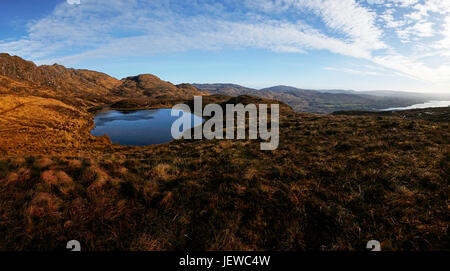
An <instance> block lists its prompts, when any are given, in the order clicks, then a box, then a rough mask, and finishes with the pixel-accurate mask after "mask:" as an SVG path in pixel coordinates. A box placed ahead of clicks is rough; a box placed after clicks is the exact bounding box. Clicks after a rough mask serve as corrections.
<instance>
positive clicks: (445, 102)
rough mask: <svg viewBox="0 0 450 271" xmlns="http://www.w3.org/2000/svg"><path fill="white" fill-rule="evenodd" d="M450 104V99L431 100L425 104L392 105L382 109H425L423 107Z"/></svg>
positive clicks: (446, 105)
mask: <svg viewBox="0 0 450 271" xmlns="http://www.w3.org/2000/svg"><path fill="white" fill-rule="evenodd" d="M448 106H450V101H430V102H426V103H423V104H414V105H411V106H407V107H392V108H386V109H382V110H381V111H399V110H410V109H423V108H436V107H448Z"/></svg>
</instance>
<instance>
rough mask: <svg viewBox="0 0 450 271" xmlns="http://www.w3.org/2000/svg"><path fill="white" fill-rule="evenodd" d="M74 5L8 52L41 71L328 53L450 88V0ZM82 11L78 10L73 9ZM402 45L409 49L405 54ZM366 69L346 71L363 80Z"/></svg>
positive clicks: (103, 0)
mask: <svg viewBox="0 0 450 271" xmlns="http://www.w3.org/2000/svg"><path fill="white" fill-rule="evenodd" d="M67 3H68V4H70V5H67V4H61V5H58V6H57V7H56V8H55V10H54V11H53V13H52V14H50V15H49V16H47V17H45V18H43V19H41V20H39V21H37V22H35V23H33V24H32V25H31V26H30V27H29V34H28V35H27V36H26V37H24V38H22V39H20V40H16V41H0V51H6V52H10V53H14V54H17V55H20V56H22V57H25V58H28V59H32V60H35V61H38V62H40V63H50V62H59V63H61V64H66V65H72V64H74V63H76V62H78V61H81V60H83V59H92V58H108V57H114V56H147V55H152V54H158V53H162V52H174V51H186V50H221V49H243V48H244V49H245V48H259V49H266V50H271V51H274V52H288V53H308V52H309V51H310V50H327V51H330V52H332V53H335V54H340V55H344V56H350V57H354V58H358V59H364V60H368V61H371V62H372V63H374V64H375V65H377V66H378V67H382V68H383V69H387V70H389V71H391V72H392V74H396V75H398V74H401V75H402V76H405V77H408V78H414V79H416V80H422V81H429V82H448V80H449V78H450V66H449V64H448V63H450V53H448V52H449V51H450V20H449V18H450V1H442V0H427V1H423V0H358V1H357V0H339V1H336V0H245V1H242V0H223V1H212V0H192V1H189V2H188V3H187V2H185V1H172V2H168V1H165V0H152V1H144V0H83V4H82V5H80V3H81V1H80V0H67ZM75 4H77V5H78V6H77V8H73V6H72V5H75ZM381 5H383V6H381ZM230 7H232V8H230ZM375 7H377V8H375ZM380 7H384V8H380ZM305 14H308V16H315V17H316V18H314V19H317V20H318V21H320V22H321V24H322V25H323V27H318V26H317V25H314V24H311V23H310V22H308V20H306V19H305ZM433 14H439V15H440V17H439V16H432V15H433ZM287 18H290V19H287ZM395 39H398V41H399V42H400V41H401V42H403V43H404V44H405V45H403V46H401V47H399V46H398V44H397V43H398V42H396V40H395ZM405 46H409V47H407V48H406V49H405V48H404V47H405ZM418 48H420V50H419V49H418ZM424 55H438V56H440V57H442V61H441V63H437V64H435V65H434V67H429V66H427V65H425V63H423V62H421V58H423V56H424ZM330 69H332V68H330ZM358 69H359V68H358ZM358 69H355V68H341V69H340V70H341V71H346V72H351V73H356V72H358ZM361 69H362V70H361V71H360V73H364V74H369V75H373V76H381V75H386V74H388V73H389V72H386V71H376V70H372V69H365V70H364V68H362V67H361Z"/></svg>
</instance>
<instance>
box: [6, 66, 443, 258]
mask: <svg viewBox="0 0 450 271" xmlns="http://www.w3.org/2000/svg"><path fill="white" fill-rule="evenodd" d="M21 71H23V69H21ZM25 71H26V69H25ZM63 72H64V70H63ZM26 74H27V73H24V74H21V72H17V71H16V73H8V75H9V76H4V75H2V76H1V77H0V91H2V93H1V94H0V232H1V233H2V234H1V235H0V250H64V249H65V246H66V243H67V241H68V240H72V239H76V240H79V241H80V242H81V244H82V247H83V250H86V251H89V250H189V251H193V250H225V251H229V250H248V251H261V250H281V251H299V250H300V251H303V250H308V251H311V250H361V251H362V250H365V245H366V243H367V241H368V240H371V239H377V240H380V241H381V244H382V248H383V250H397V251H399V250H400V251H402V250H448V243H449V242H448V241H449V239H448V225H449V216H448V198H449V195H450V186H449V179H448V176H449V175H450V144H449V138H450V128H449V122H448V119H449V118H448V115H449V113H450V112H448V111H443V110H439V113H438V111H436V113H434V112H435V111H434V110H428V111H427V112H429V113H433V114H432V115H433V116H434V117H433V118H422V117H421V116H422V115H420V116H419V113H417V112H415V111H414V112H413V113H408V112H406V113H403V114H405V115H406V117H404V115H397V114H387V113H386V115H378V114H376V115H370V114H367V115H365V114H353V115H344V114H337V115H316V114H307V113H296V112H294V111H293V110H292V109H291V108H290V107H289V106H287V105H284V104H281V107H280V108H281V111H280V112H281V114H280V144H279V148H278V149H277V150H275V151H261V150H260V141H259V140H174V141H172V142H170V143H168V144H163V145H155V146H146V147H133V146H119V145H115V144H111V141H110V140H109V139H108V138H107V137H94V136H92V135H90V132H89V131H90V129H91V128H92V126H93V118H94V114H95V110H92V107H90V106H88V104H97V105H103V104H107V105H111V104H114V103H116V101H114V100H113V99H111V97H109V96H108V97H106V98H107V99H110V101H109V104H108V103H106V101H105V102H104V103H103V102H93V101H92V100H83V99H82V98H81V97H79V99H80V100H79V103H73V102H72V101H73V99H67V100H64V96H61V95H60V94H59V91H60V90H58V88H55V87H50V86H48V85H45V83H44V82H41V81H40V80H37V81H34V80H31V79H30V78H32V77H27V75H26ZM14 75H15V76H16V77H15V78H13V77H14ZM84 76H86V75H83V77H76V76H75V77H74V78H78V79H73V80H75V81H76V80H84V79H80V78H84ZM140 79H142V80H140ZM140 79H139V78H138V79H134V80H131V81H133V82H134V83H133V82H128V81H129V80H130V79H125V81H127V84H126V87H127V89H129V90H130V93H129V94H120V93H116V94H114V93H112V95H113V97H116V98H117V99H118V101H122V102H123V103H124V104H126V102H127V101H129V100H127V98H126V97H128V95H129V96H133V95H137V96H139V97H147V96H143V95H145V94H143V93H138V94H135V93H134V92H133V91H136V92H140V91H142V92H145V91H149V92H151V93H150V94H147V95H156V94H155V93H158V92H159V91H160V90H161V89H159V90H158V88H160V87H161V88H162V90H161V91H176V89H175V88H173V87H172V86H171V85H169V84H168V83H164V82H159V81H157V79H156V78H154V77H150V76H144V78H140ZM58 80H59V79H58ZM58 80H56V81H55V82H57V81H58ZM136 80H137V82H136ZM107 81H108V82H109V80H107ZM100 82H101V83H99V88H100V89H101V87H102V86H104V87H105V89H107V90H108V91H111V92H113V90H109V89H110V87H111V86H110V85H108V83H106V82H105V81H104V80H100ZM111 82H113V81H111ZM114 82H116V81H114ZM155 82H158V83H157V84H155ZM91 83H92V81H91ZM61 84H62V85H66V84H64V82H62V83H61ZM114 84H115V83H114ZM122 84H124V83H123V81H121V82H120V85H122ZM67 85H69V84H68V83H67ZM107 85H108V86H107ZM176 88H177V89H181V88H183V89H187V91H189V89H191V90H193V91H195V89H194V88H191V86H189V85H181V86H176ZM19 89H21V90H20V92H19V91H18V90H19ZM113 89H114V88H113ZM127 89H125V90H127ZM27 91H30V92H33V94H34V95H30V94H27V93H26V92H27ZM64 91H66V92H70V91H71V90H70V89H68V90H64ZM93 91H94V90H93ZM153 91H154V92H153ZM62 93H64V92H62ZM161 93H162V92H161ZM68 95H77V94H76V93H73V94H70V93H68ZM92 95H94V94H92ZM114 95H116V96H114ZM90 97H92V96H90V95H87V94H86V99H89V98H90ZM139 97H138V98H133V99H134V100H141V99H140V98H139ZM154 97H156V96H154ZM147 98H148V97H147ZM120 99H124V100H120ZM133 99H132V100H133ZM65 101H66V102H65ZM148 101H150V102H158V103H159V102H161V100H160V99H156V98H149V100H148ZM180 101H184V102H186V103H187V104H189V105H192V103H193V102H192V100H191V99H184V100H182V99H178V100H177V99H175V100H165V102H167V104H166V106H170V103H171V102H172V103H173V102H177V103H178V102H180ZM204 102H205V104H206V103H217V104H221V105H224V104H228V103H232V104H236V103H244V104H247V103H255V104H261V103H264V104H267V103H278V102H277V101H274V100H267V99H261V98H255V97H252V96H248V95H245V96H238V97H229V96H225V95H211V96H206V97H204ZM145 106H146V107H153V106H154V104H152V103H146V104H145Z"/></svg>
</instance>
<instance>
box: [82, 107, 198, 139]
mask: <svg viewBox="0 0 450 271" xmlns="http://www.w3.org/2000/svg"><path fill="white" fill-rule="evenodd" d="M171 112H172V109H149V110H139V111H115V110H110V111H104V112H99V113H98V114H97V115H96V116H95V118H94V122H95V128H94V129H92V131H91V134H92V135H94V136H102V135H108V136H109V137H110V138H111V141H112V142H113V143H116V144H120V145H133V146H147V145H156V144H163V143H168V142H170V141H172V140H173V139H174V138H173V137H172V134H171V128H172V124H173V122H174V121H175V120H177V119H178V118H179V117H172V116H171ZM176 112H178V114H179V115H181V111H179V110H176ZM183 118H191V124H192V125H193V124H194V120H196V121H200V122H202V123H203V122H204V120H203V119H202V118H200V117H198V116H195V115H193V114H191V113H187V112H183ZM191 128H193V127H182V130H183V132H184V131H186V130H189V129H191Z"/></svg>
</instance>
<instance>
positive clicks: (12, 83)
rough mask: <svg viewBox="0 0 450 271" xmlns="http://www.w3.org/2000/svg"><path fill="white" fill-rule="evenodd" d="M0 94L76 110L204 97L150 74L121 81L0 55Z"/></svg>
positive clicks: (188, 88)
mask: <svg viewBox="0 0 450 271" xmlns="http://www.w3.org/2000/svg"><path fill="white" fill-rule="evenodd" d="M0 76H1V77H0V83H1V86H0V91H1V93H8V94H21V95H34V96H41V97H52V98H57V99H59V100H62V101H64V102H65V103H68V104H77V105H79V106H82V105H87V106H93V105H99V104H109V103H111V102H114V101H119V100H122V99H128V98H137V97H138V98H191V97H193V96H194V95H205V93H204V92H201V91H199V90H198V89H196V88H195V87H193V86H188V85H186V84H185V85H180V86H175V85H173V84H171V83H169V82H165V81H162V80H161V79H159V78H158V77H156V76H154V75H151V74H144V75H138V76H134V77H128V78H125V79H122V80H118V79H116V78H113V77H111V76H109V75H107V74H104V73H100V72H95V71H89V70H78V69H69V68H65V67H64V66H61V65H57V64H55V65H52V66H48V65H43V66H37V65H35V64H34V63H33V62H30V61H26V60H23V59H22V58H20V57H17V56H10V55H8V54H0Z"/></svg>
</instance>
